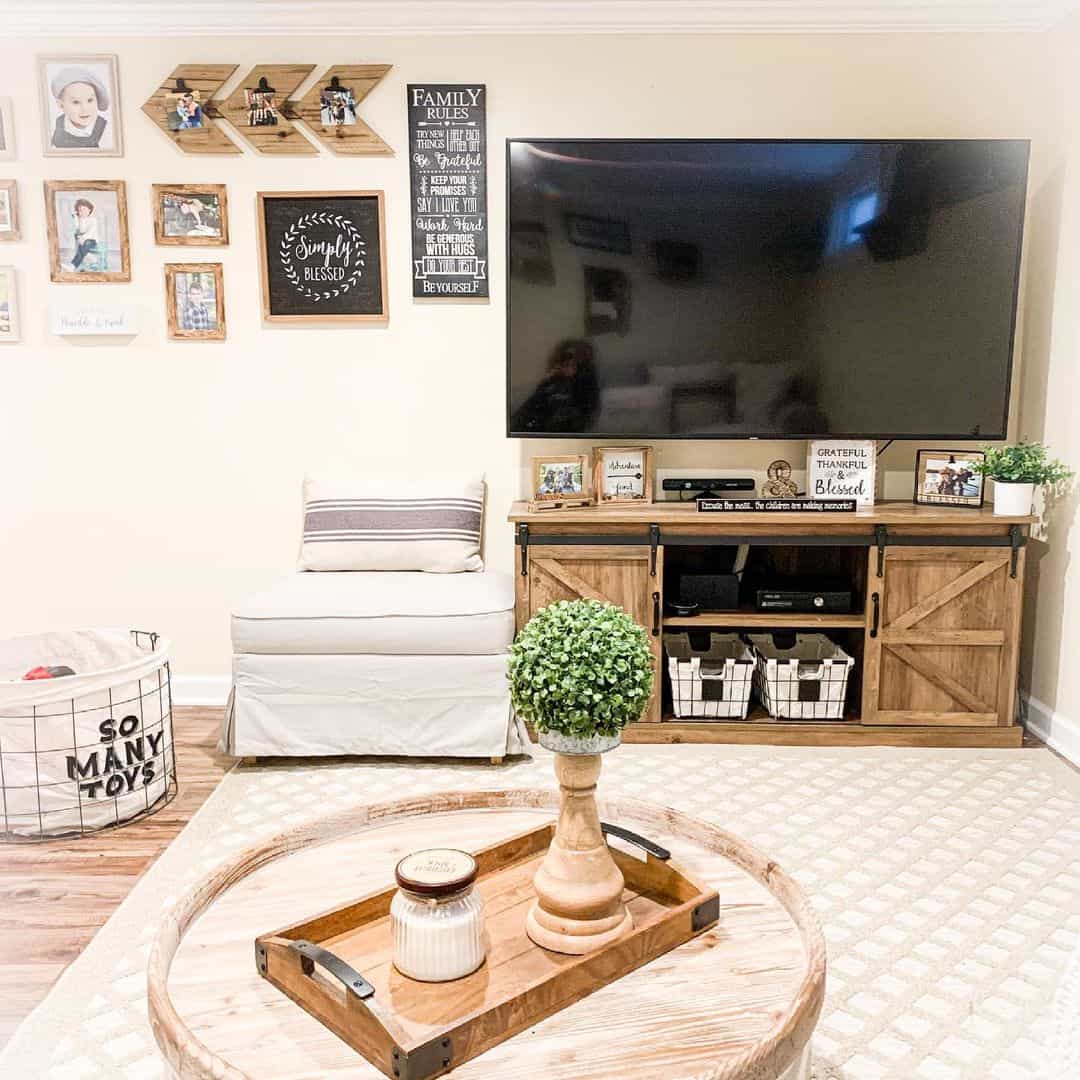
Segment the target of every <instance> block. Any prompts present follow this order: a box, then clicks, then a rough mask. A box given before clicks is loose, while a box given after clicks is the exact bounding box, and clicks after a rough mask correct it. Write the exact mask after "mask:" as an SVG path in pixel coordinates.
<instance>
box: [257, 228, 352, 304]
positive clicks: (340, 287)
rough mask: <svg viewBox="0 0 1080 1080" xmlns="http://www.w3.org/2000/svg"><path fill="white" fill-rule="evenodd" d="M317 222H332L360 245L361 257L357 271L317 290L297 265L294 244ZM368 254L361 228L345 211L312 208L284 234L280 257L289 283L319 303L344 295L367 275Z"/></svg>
mask: <svg viewBox="0 0 1080 1080" xmlns="http://www.w3.org/2000/svg"><path fill="white" fill-rule="evenodd" d="M315 225H332V226H334V227H335V228H337V229H340V230H341V231H342V232H344V233H345V235H346V236H347V237H348V238H349V240H350V241H351V242H352V243H354V244H355V245H356V248H357V251H358V252H359V254H360V257H359V258H357V260H356V266H355V267H354V269H353V272H352V273H351V274H350V275H349V276H348V277H347V278H346V279H345V280H344V281H341V282H339V283H338V284H337V285H335V286H334V287H333V288H327V289H313V288H311V287H310V286H308V285H305V284H304V283H303V282H302V281H301V280H300V274H299V273H298V271H297V269H296V267H295V266H294V265H293V259H292V246H293V244H295V243H296V241H297V240H298V239H299V238H300V234H301V233H302V232H305V231H306V230H307V229H310V228H312V227H313V226H315ZM366 254H367V244H366V243H365V242H364V238H363V237H362V236H361V235H360V231H359V229H357V227H356V226H355V225H354V224H353V223H352V222H351V221H350V220H349V219H348V218H347V217H344V216H343V215H342V214H331V213H329V212H328V211H325V210H312V211H311V212H310V213H307V214H301V215H300V216H299V217H298V218H297V219H296V221H294V222H293V223H292V224H291V225H290V226H289V227H288V228H287V229H286V230H285V232H284V233H283V234H282V237H281V243H280V244H278V256H279V257H280V259H281V270H282V273H283V274H284V275H285V277H286V278H288V280H289V283H290V284H291V285H292V287H293V288H294V289H296V291H297V292H298V293H300V295H301V296H306V297H307V298H308V299H309V300H311V301H313V302H314V303H316V304H318V303H321V302H322V301H323V300H333V299H334V298H335V297H338V296H344V295H345V293H347V292H348V291H349V290H350V289H351V288H352V287H353V286H354V285H355V284H356V283H357V282H358V281H359V280H360V278H361V277H363V275H364V259H363V256H364V255H366Z"/></svg>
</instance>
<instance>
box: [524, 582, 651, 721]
mask: <svg viewBox="0 0 1080 1080" xmlns="http://www.w3.org/2000/svg"><path fill="white" fill-rule="evenodd" d="M509 678H510V698H511V700H512V701H513V703H514V708H516V709H517V711H518V714H519V715H520V716H522V717H524V719H526V720H528V721H531V722H532V723H534V724H535V725H536V726H537V728H539V729H540V730H541V731H553V732H558V733H559V734H561V735H577V736H582V737H585V738H588V737H591V736H594V735H617V734H618V733H619V732H620V731H622V729H623V728H624V727H626V725H627V724H630V723H632V722H634V721H635V720H637V719H639V718H640V716H641V714H642V712H643V711H644V710H645V705H646V704H647V702H648V700H649V695H650V694H651V693H652V686H653V655H652V650H651V649H650V648H649V639H648V636H647V635H646V633H645V630H644V629H643V628H642V627H640V626H638V624H637V623H635V622H634V620H633V619H632V618H630V616H629V615H627V614H626V612H625V611H623V610H622V608H619V607H615V605H614V604H602V603H600V601H598V600H560V601H558V602H556V603H554V604H551V605H549V606H548V607H546V608H544V609H543V610H542V611H538V612H537V613H536V614H535V615H534V616H533V617H532V618H531V619H530V620H529V621H528V622H527V623H526V624H525V626H524V627H523V628H522V630H521V633H520V634H518V636H517V640H516V641H515V642H514V644H513V645H511V646H510V665H509Z"/></svg>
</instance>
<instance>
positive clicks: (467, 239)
mask: <svg viewBox="0 0 1080 1080" xmlns="http://www.w3.org/2000/svg"><path fill="white" fill-rule="evenodd" d="M486 98H487V88H486V87H484V86H476V85H459V84H453V85H450V84H446V83H423V84H420V83H410V84H409V86H408V103H409V176H410V181H411V190H412V217H413V229H412V254H413V296H424V297H429V298H435V299H437V298H439V297H444V298H446V297H450V298H454V297H462V296H487V295H488V273H487V253H488V241H487V230H488V214H487V112H486Z"/></svg>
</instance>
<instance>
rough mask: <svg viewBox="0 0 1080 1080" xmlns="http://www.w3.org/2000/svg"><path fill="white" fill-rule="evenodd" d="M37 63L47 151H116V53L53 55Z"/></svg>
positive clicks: (107, 153) (56, 153) (54, 153)
mask: <svg viewBox="0 0 1080 1080" xmlns="http://www.w3.org/2000/svg"><path fill="white" fill-rule="evenodd" d="M39 64H40V70H39V79H40V80H41V94H42V103H43V122H44V125H45V129H46V130H45V132H44V134H45V153H46V155H47V156H59V155H68V154H70V155H78V154H80V153H85V154H91V155H93V154H97V155H102V156H115V155H118V154H119V153H120V152H121V151H120V128H119V123H118V112H117V93H116V91H117V79H116V58H115V57H112V56H88V57H71V56H64V57H61V56H51V57H41V58H40V60H39Z"/></svg>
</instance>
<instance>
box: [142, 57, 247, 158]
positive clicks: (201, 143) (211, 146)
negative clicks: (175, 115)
mask: <svg viewBox="0 0 1080 1080" xmlns="http://www.w3.org/2000/svg"><path fill="white" fill-rule="evenodd" d="M236 68H237V65H236V64H181V65H180V66H179V67H177V68H173V71H172V74H171V75H170V76H169V77H168V78H167V79H166V80H165V82H163V83H162V84H161V86H159V87H158V88H157V90H155V91H154V93H153V95H152V96H151V97H149V98H148V99H147V100H146V101H145V102H144V103H143V107H142V111H143V112H144V113H146V115H147V116H149V117H150V119H151V120H153V121H154V123H155V124H157V126H158V127H159V128H161V130H162V131H164V132H165V134H166V135H167V136H168V137H169V138H170V139H172V141H173V142H174V143H176V145H177V146H178V147H179V148H180V149H181V150H183V151H184V153H185V154H239V153H242V151H241V149H240V147H239V146H237V145H236V143H234V142H233V141H232V139H230V138H229V137H228V135H226V134H225V132H224V131H222V130H221V128H220V127H219V126H218V124H217V121H218V119H219V118H220V116H221V113H220V111H219V110H218V105H219V104H220V103H219V102H215V101H213V100H212V98H213V96H214V94H216V93H217V92H218V91H219V90H220V89H221V88H222V87H223V86H224V85H225V84H226V83H227V82H228V81H229V79H230V78H232V75H233V72H234V71H236ZM185 91H194V92H195V94H196V95H197V99H198V102H199V105H200V106H201V107H202V126H201V127H196V128H180V129H179V130H174V129H172V128H170V127H169V108H170V104H171V102H172V101H173V99H174V98H175V96H176V95H178V94H182V93H184V92H185Z"/></svg>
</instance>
